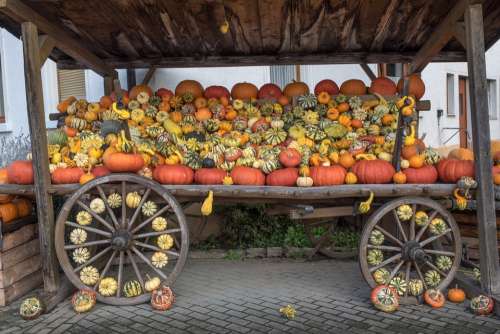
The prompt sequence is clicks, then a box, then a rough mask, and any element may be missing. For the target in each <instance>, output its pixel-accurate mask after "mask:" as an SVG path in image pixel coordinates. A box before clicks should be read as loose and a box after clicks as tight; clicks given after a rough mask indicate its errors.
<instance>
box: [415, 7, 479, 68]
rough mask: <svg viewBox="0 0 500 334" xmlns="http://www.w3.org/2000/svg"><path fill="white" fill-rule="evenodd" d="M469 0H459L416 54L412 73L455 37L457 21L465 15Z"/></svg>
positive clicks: (424, 64)
mask: <svg viewBox="0 0 500 334" xmlns="http://www.w3.org/2000/svg"><path fill="white" fill-rule="evenodd" d="M468 2H469V0H458V1H457V3H456V4H455V6H454V7H453V8H452V9H451V10H450V11H449V12H448V14H447V15H446V17H445V18H444V19H443V20H442V21H441V23H440V24H439V25H438V27H437V28H436V30H434V32H433V33H432V35H431V36H430V37H429V38H428V39H427V41H426V42H425V43H424V45H423V46H422V47H421V48H420V50H419V51H418V53H417V54H416V56H415V59H414V60H413V62H412V63H411V66H410V74H413V73H420V72H422V70H423V69H424V68H425V67H426V66H427V64H429V63H430V62H431V61H432V60H433V58H434V56H435V55H436V54H438V53H439V52H440V51H441V50H442V49H443V47H444V46H445V45H446V44H447V43H448V42H449V40H450V39H451V38H452V37H453V34H454V30H455V23H456V22H457V21H458V20H459V19H460V18H461V17H463V15H464V10H465V7H466V5H467V3H468Z"/></svg>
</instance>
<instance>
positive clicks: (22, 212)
mask: <svg viewBox="0 0 500 334" xmlns="http://www.w3.org/2000/svg"><path fill="white" fill-rule="evenodd" d="M12 203H14V205H15V206H16V208H17V214H18V216H19V217H21V218H22V217H26V216H29V215H31V213H32V212H33V204H32V202H31V201H30V200H28V199H26V198H18V199H16V200H15V201H13V202H12Z"/></svg>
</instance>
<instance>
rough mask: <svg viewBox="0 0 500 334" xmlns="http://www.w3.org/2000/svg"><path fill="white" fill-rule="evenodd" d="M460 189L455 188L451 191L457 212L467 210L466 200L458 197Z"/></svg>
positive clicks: (460, 196)
mask: <svg viewBox="0 0 500 334" xmlns="http://www.w3.org/2000/svg"><path fill="white" fill-rule="evenodd" d="M459 191H460V188H456V189H455V190H454V191H453V196H454V197H455V202H456V203H457V208H458V209H459V210H465V209H466V208H467V198H465V197H464V196H462V195H460V193H459Z"/></svg>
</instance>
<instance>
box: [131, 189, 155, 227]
mask: <svg viewBox="0 0 500 334" xmlns="http://www.w3.org/2000/svg"><path fill="white" fill-rule="evenodd" d="M149 193H151V189H149V188H148V189H147V190H146V192H145V193H144V195H143V196H142V198H141V201H140V202H139V206H138V207H137V208H136V209H135V211H134V214H133V215H132V218H130V220H129V222H128V226H127V230H130V228H131V227H132V225H134V222H135V220H136V219H137V216H139V213H140V212H141V208H142V205H143V204H144V202H146V200H147V199H148V196H149Z"/></svg>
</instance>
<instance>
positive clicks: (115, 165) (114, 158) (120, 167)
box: [103, 152, 144, 173]
mask: <svg viewBox="0 0 500 334" xmlns="http://www.w3.org/2000/svg"><path fill="white" fill-rule="evenodd" d="M103 162H104V166H106V168H107V169H109V170H110V171H111V172H112V173H127V172H129V173H137V172H138V171H140V170H141V168H142V167H143V166H144V159H143V158H142V155H140V154H137V153H123V152H116V153H111V154H109V155H107V156H104V155H103Z"/></svg>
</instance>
